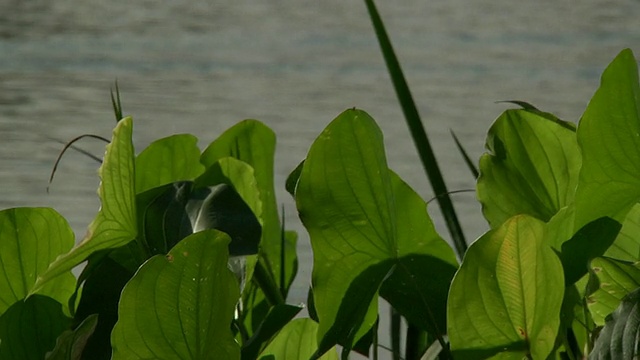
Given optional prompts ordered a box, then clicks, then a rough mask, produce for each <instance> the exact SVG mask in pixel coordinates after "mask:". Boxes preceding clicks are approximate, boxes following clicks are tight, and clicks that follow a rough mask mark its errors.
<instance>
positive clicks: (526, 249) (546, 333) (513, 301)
mask: <svg viewBox="0 0 640 360" xmlns="http://www.w3.org/2000/svg"><path fill="white" fill-rule="evenodd" d="M544 230H545V225H544V223H543V222H541V221H540V220H537V219H535V218H532V217H530V216H527V215H518V216H515V217H512V218H511V219H509V220H507V221H506V222H505V223H504V224H502V225H501V226H500V227H498V228H496V229H493V230H491V231H489V232H487V233H486V234H485V235H483V236H482V237H480V239H478V240H477V241H476V242H475V243H473V244H472V245H471V247H469V251H468V252H467V254H466V255H465V258H464V261H463V262H462V266H461V267H460V270H459V271H458V273H457V274H456V276H455V278H454V280H453V284H452V285H451V291H450V293H449V303H448V308H447V317H448V320H449V322H448V326H449V327H448V329H449V340H450V342H451V350H452V352H453V354H454V356H456V357H458V356H459V357H460V358H462V359H484V358H487V357H490V356H494V355H498V354H501V355H503V356H508V357H513V358H522V357H524V356H530V357H532V358H534V359H544V358H546V357H547V356H548V355H549V354H550V353H551V351H552V350H553V348H554V342H555V339H556V334H557V332H558V326H559V325H560V309H561V305H562V299H563V294H564V279H563V275H562V264H561V263H560V260H559V259H558V257H557V256H556V254H554V252H553V250H551V248H549V247H548V246H547V245H546V244H545V241H544Z"/></svg>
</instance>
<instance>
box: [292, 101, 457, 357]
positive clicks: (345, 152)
mask: <svg viewBox="0 0 640 360" xmlns="http://www.w3.org/2000/svg"><path fill="white" fill-rule="evenodd" d="M296 202H297V206H298V211H299V214H300V218H301V219H302V222H303V224H304V225H305V227H306V228H307V230H308V231H309V234H310V237H311V245H312V247H313V252H314V269H313V280H312V281H313V287H314V297H315V298H314V301H315V307H316V311H317V314H318V317H319V319H320V327H319V330H318V333H319V339H322V340H321V342H320V350H319V354H321V353H322V352H323V351H326V350H328V349H329V348H330V347H331V346H333V345H335V344H336V343H340V344H342V345H344V346H345V347H346V348H347V349H350V348H351V347H352V346H353V344H354V343H355V342H357V340H358V339H359V338H361V337H362V336H363V335H364V334H366V333H367V331H369V329H370V328H371V327H372V326H373V324H374V323H375V322H376V319H377V294H378V289H379V288H380V287H381V286H383V287H382V294H383V295H385V296H386V297H387V298H388V299H389V300H390V301H392V304H393V305H394V306H397V307H398V309H399V310H400V311H401V312H403V315H405V316H409V321H411V322H416V323H417V325H421V326H424V327H427V328H428V329H429V330H433V329H437V328H439V329H440V330H444V329H445V327H446V326H445V324H444V320H445V319H444V316H442V317H439V320H440V321H438V319H433V318H428V317H425V316H424V314H426V313H427V312H428V311H431V312H432V313H434V314H444V312H445V301H446V293H447V290H448V286H449V281H448V280H447V278H449V279H450V277H451V276H452V275H453V272H454V271H455V268H456V261H455V255H454V254H453V251H452V250H451V248H449V246H448V245H447V244H446V243H445V242H444V241H443V240H442V239H441V238H440V237H439V236H438V235H437V233H436V232H435V230H434V229H433V225H432V224H431V221H430V219H429V217H428V215H427V213H426V204H425V203H424V201H422V200H421V199H420V198H419V196H418V195H417V194H416V193H415V192H413V190H411V189H410V188H409V187H408V185H406V184H405V183H404V182H402V180H400V178H399V177H398V176H397V175H395V174H394V173H392V172H390V171H389V169H388V167H387V163H386V156H385V154H384V147H383V139H382V134H381V132H380V129H379V128H378V127H377V125H376V124H375V122H374V121H373V119H371V117H369V115H368V114H366V113H365V112H363V111H360V110H347V111H345V112H344V113H342V114H341V115H340V116H338V118H336V119H335V120H334V121H333V122H332V123H331V124H329V126H327V128H326V129H325V130H324V131H323V132H322V134H321V135H320V136H319V137H318V139H316V141H315V142H314V143H313V145H312V146H311V149H310V151H309V154H308V156H307V159H306V161H305V164H304V167H303V169H302V173H301V175H300V179H299V181H298V186H297V189H296ZM389 276H391V278H390V279H389V280H388V282H384V281H385V279H386V278H387V277H389ZM439 276H442V280H439V279H436V278H437V277H439ZM418 278H419V279H421V280H420V281H417V280H416V279H418ZM383 282H384V285H383ZM426 291H429V292H428V294H427V293H426ZM436 294H437V295H436ZM434 295H435V296H434ZM411 299H414V300H420V299H421V300H420V301H416V303H413V304H411V306H410V307H409V306H408V301H407V300H411ZM427 299H428V300H427ZM425 300H426V301H425ZM430 307H432V308H430ZM417 312H420V313H421V315H420V318H419V319H416V318H415V316H414V315H415V314H416V313H417ZM427 324H430V326H427ZM425 330H427V329H425ZM443 332H444V331H443ZM434 335H435V336H438V335H441V334H434Z"/></svg>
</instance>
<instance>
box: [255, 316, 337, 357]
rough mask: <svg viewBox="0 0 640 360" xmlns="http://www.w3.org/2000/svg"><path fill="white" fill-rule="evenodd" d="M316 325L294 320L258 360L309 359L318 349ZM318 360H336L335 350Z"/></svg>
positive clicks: (313, 322) (306, 320)
mask: <svg viewBox="0 0 640 360" xmlns="http://www.w3.org/2000/svg"><path fill="white" fill-rule="evenodd" d="M317 332H318V324H317V323H316V322H315V321H313V320H311V319H296V320H293V321H291V322H290V323H288V324H287V325H286V326H285V327H284V328H283V329H282V330H280V332H279V333H278V335H277V336H276V337H275V338H274V339H273V340H272V341H271V342H270V343H269V345H268V346H267V347H266V349H264V351H263V352H262V353H261V354H260V356H259V357H258V359H259V360H300V359H309V358H310V357H311V355H313V353H314V352H315V351H316V349H317V348H318V342H317ZM318 359H320V360H338V359H339V358H338V354H337V352H336V350H335V349H333V350H330V351H328V352H327V353H326V354H324V355H323V356H322V357H320V358H318Z"/></svg>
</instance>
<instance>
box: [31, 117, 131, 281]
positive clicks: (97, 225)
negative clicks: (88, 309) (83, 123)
mask: <svg viewBox="0 0 640 360" xmlns="http://www.w3.org/2000/svg"><path fill="white" fill-rule="evenodd" d="M132 131H133V120H132V119H131V118H130V117H127V118H124V119H122V120H120V121H119V122H118V125H117V126H116V128H115V130H114V131H113V139H112V140H111V143H110V144H109V145H107V149H106V153H105V156H104V161H103V162H102V166H101V167H100V171H99V175H100V178H101V180H102V182H101V183H100V188H99V189H98V195H99V196H100V199H101V201H102V207H101V208H100V211H99V212H98V215H97V216H96V218H95V219H94V220H93V222H92V223H91V225H89V229H88V232H87V235H86V236H85V238H84V239H83V240H82V242H81V243H80V244H78V246H76V247H74V248H73V249H72V250H71V251H70V252H69V253H67V254H65V255H62V256H60V257H58V258H57V259H56V261H54V262H53V263H52V264H51V266H50V267H49V269H48V270H47V271H46V272H45V273H44V274H42V275H41V276H40V277H39V278H38V280H37V282H36V285H35V290H32V291H31V293H34V292H36V291H37V290H38V289H39V288H40V287H42V286H43V285H44V284H45V283H46V282H48V281H50V280H51V279H53V278H55V277H57V276H60V275H61V274H64V273H66V272H68V271H69V270H71V269H72V268H73V267H75V266H76V265H78V264H80V263H81V262H83V261H85V260H86V259H87V258H88V257H89V255H91V254H92V253H95V252H97V251H100V250H104V249H112V248H117V247H120V246H122V245H125V244H127V243H128V242H130V241H131V240H133V239H135V238H136V236H137V234H138V232H137V226H136V225H137V224H136V208H135V189H134V185H135V178H134V176H135V175H134V149H133V144H132V142H131V135H132Z"/></svg>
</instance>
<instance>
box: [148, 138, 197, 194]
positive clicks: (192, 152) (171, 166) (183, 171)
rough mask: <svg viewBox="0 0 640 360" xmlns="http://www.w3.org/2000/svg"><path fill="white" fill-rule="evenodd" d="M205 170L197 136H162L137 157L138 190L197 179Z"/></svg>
mask: <svg viewBox="0 0 640 360" xmlns="http://www.w3.org/2000/svg"><path fill="white" fill-rule="evenodd" d="M203 172H204V166H203V165H202V164H201V163H200V149H199V148H198V138H196V137H195V136H193V135H189V134H179V135H173V136H169V137H166V138H163V139H159V140H156V141H154V142H153V143H151V145H149V146H148V147H147V148H146V149H144V150H143V151H142V152H141V153H140V154H139V155H138V157H137V158H136V193H137V194H140V193H142V192H144V191H146V190H149V189H152V188H155V187H158V186H162V185H166V184H170V183H173V182H176V181H186V180H194V179H195V178H197V177H198V176H200V175H202V173H203Z"/></svg>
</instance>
